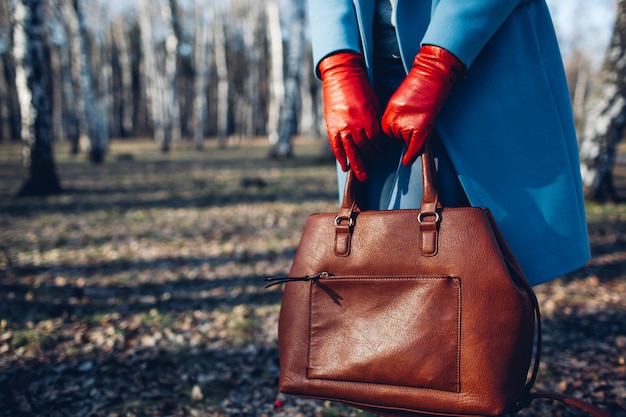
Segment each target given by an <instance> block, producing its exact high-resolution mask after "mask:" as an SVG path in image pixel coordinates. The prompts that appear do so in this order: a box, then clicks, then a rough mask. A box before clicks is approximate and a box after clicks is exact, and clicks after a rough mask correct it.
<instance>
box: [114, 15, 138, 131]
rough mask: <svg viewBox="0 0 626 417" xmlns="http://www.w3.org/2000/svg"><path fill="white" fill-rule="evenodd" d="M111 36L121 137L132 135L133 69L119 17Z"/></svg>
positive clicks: (128, 47)
mask: <svg viewBox="0 0 626 417" xmlns="http://www.w3.org/2000/svg"><path fill="white" fill-rule="evenodd" d="M111 36H112V37H113V42H114V45H115V51H116V52H117V62H118V65H119V80H120V90H119V114H120V125H121V132H120V134H121V136H127V135H130V134H132V132H133V130H134V125H133V120H134V117H133V116H134V108H133V79H132V74H133V69H132V67H131V57H130V46H129V42H128V39H127V37H126V30H125V27H124V20H123V19H122V18H121V17H119V18H117V19H115V20H114V21H113V23H112V26H111Z"/></svg>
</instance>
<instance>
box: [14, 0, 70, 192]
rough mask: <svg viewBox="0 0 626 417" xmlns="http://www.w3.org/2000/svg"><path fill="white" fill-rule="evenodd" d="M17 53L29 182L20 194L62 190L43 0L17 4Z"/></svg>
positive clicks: (15, 19) (27, 179)
mask: <svg viewBox="0 0 626 417" xmlns="http://www.w3.org/2000/svg"><path fill="white" fill-rule="evenodd" d="M14 22H15V33H14V45H13V54H14V57H15V60H16V86H17V89H18V97H19V102H20V111H21V114H22V141H23V143H24V152H23V156H24V172H25V181H24V183H23V185H22V187H21V189H20V190H19V191H18V195H19V196H25V195H40V196H41V195H49V194H56V193H59V192H61V184H60V182H59V178H58V176H57V173H56V165H55V163H54V153H53V150H52V109H51V103H50V96H49V94H48V91H49V86H48V74H49V71H50V68H49V65H48V60H47V59H46V39H45V36H46V33H47V32H46V17H45V2H44V1H43V0H29V1H26V0H20V1H18V2H17V3H16V5H15V16H14Z"/></svg>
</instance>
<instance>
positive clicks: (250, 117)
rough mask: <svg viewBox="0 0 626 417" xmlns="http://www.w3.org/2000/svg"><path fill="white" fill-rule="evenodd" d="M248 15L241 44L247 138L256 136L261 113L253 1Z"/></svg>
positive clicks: (256, 12)
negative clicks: (244, 69) (242, 46)
mask: <svg viewBox="0 0 626 417" xmlns="http://www.w3.org/2000/svg"><path fill="white" fill-rule="evenodd" d="M248 7H249V9H248V13H247V15H246V18H245V19H246V20H245V23H244V33H243V42H244V46H245V53H246V57H247V67H246V68H247V75H248V77H247V78H246V81H245V83H246V91H245V100H246V104H247V105H246V109H245V110H246V111H245V117H244V119H243V124H244V126H243V132H244V135H245V136H247V137H248V138H252V137H254V136H256V134H257V129H256V122H257V120H258V118H259V114H260V113H261V109H260V103H259V80H260V79H261V73H260V69H261V59H260V55H261V54H260V52H261V50H260V45H258V44H257V39H258V37H257V31H258V28H259V24H260V18H261V16H260V13H259V7H258V6H256V5H255V0H252V1H251V2H249V3H248Z"/></svg>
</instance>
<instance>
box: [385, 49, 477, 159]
mask: <svg viewBox="0 0 626 417" xmlns="http://www.w3.org/2000/svg"><path fill="white" fill-rule="evenodd" d="M464 75H465V64H464V63H463V62H462V61H461V60H459V59H458V58H457V57H455V56H454V55H452V54H451V53H450V52H448V51H446V50H445V49H443V48H440V47H438V46H432V45H424V46H422V47H421V49H420V52H419V54H417V55H416V56H415V59H414V60H413V68H411V70H410V71H409V74H408V75H407V77H406V78H405V79H404V81H403V82H402V83H401V84H400V86H399V87H398V89H397V90H396V91H395V92H394V93H393V95H392V96H391V98H390V99H389V103H388V104H387V108H386V110H385V113H384V114H383V119H382V127H383V130H384V131H385V133H386V134H387V135H389V136H393V137H396V138H398V139H402V140H403V141H404V142H405V143H406V144H407V151H406V153H405V154H404V158H402V163H403V164H404V165H411V164H412V163H413V162H414V161H415V159H417V156H418V154H419V151H420V149H421V148H422V146H423V145H424V142H426V140H427V139H428V138H429V137H430V135H431V133H432V131H433V129H434V127H435V120H436V119H437V115H438V114H439V111H440V110H441V108H442V107H443V104H444V102H445V101H446V99H447V98H448V95H449V94H450V91H451V90H452V87H453V86H454V83H455V82H456V80H457V79H458V78H459V77H463V76H464Z"/></svg>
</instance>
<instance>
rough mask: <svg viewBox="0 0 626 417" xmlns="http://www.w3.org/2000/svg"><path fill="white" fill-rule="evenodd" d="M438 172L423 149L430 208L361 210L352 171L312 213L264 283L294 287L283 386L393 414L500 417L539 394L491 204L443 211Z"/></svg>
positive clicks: (526, 296)
mask: <svg viewBox="0 0 626 417" xmlns="http://www.w3.org/2000/svg"><path fill="white" fill-rule="evenodd" d="M433 166H434V163H433V161H432V158H431V156H430V152H429V151H426V152H424V153H423V155H422V174H423V175H422V176H423V184H424V197H423V201H422V206H421V209H420V210H380V211H373V210H372V211H361V210H360V209H359V206H358V201H357V197H358V191H357V189H356V188H357V186H358V182H357V181H356V179H354V178H353V175H351V174H350V175H348V179H347V182H346V187H345V194H344V198H343V203H342V205H341V208H340V209H339V211H338V212H337V213H322V214H313V215H311V216H310V217H309V218H308V220H307V222H306V225H305V228H304V232H303V235H302V238H301V242H300V244H299V246H298V249H297V253H296V256H295V259H294V261H293V265H292V268H291V270H290V273H289V275H288V277H286V278H268V281H269V285H268V286H271V285H274V284H278V283H286V285H285V288H284V293H283V299H282V305H281V310H280V316H279V324H278V338H279V352H280V380H279V388H280V391H281V392H283V393H286V394H291V395H295V396H301V397H308V398H316V399H324V400H331V401H339V402H343V403H347V404H350V405H352V406H355V407H357V408H361V409H363V410H367V411H370V412H373V413H377V414H380V415H384V416H405V415H407V416H409V415H410V416H431V417H432V416H498V415H502V414H505V413H514V412H515V411H517V410H518V409H520V408H522V407H523V406H524V405H525V404H526V403H527V402H528V401H530V400H531V399H532V395H531V394H530V389H531V387H532V385H533V383H534V381H535V378H536V374H537V369H538V362H539V357H538V356H539V352H540V335H541V329H540V320H539V309H538V305H537V300H536V298H535V295H534V292H533V291H532V288H531V287H530V285H529V284H528V282H527V281H526V279H525V277H524V275H523V273H522V271H521V269H520V267H519V266H518V264H517V262H516V261H515V258H514V256H513V254H512V253H511V251H510V250H509V249H508V247H507V245H506V242H505V241H504V239H503V238H502V236H501V234H500V232H499V231H498V227H497V225H496V224H495V222H494V220H493V218H492V216H491V214H490V212H489V210H488V209H486V208H475V207H461V208H450V207H442V206H441V204H440V203H439V199H438V193H437V189H436V187H435V172H434V169H433ZM534 338H536V339H539V340H537V341H538V342H539V343H533V339H534ZM534 346H536V348H534ZM533 353H535V361H534V365H533V366H532V368H533V369H532V372H531V373H530V376H529V377H528V370H529V368H530V367H531V361H532V358H533ZM589 410H591V411H593V412H596V411H599V410H596V409H595V408H594V407H591V406H590V408H589ZM589 410H588V411H589ZM596 415H599V416H600V415H601V416H608V414H596Z"/></svg>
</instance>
